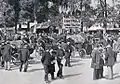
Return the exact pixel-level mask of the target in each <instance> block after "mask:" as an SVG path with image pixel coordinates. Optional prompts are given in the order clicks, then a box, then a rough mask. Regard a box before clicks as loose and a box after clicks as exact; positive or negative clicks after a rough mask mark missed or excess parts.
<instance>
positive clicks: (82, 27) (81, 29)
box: [80, 0, 83, 32]
mask: <svg viewBox="0 0 120 84" xmlns="http://www.w3.org/2000/svg"><path fill="white" fill-rule="evenodd" d="M82 5H83V0H81V3H80V9H81V32H83V21H82V8H83V7H82Z"/></svg>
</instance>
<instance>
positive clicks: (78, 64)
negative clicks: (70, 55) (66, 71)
mask: <svg viewBox="0 0 120 84" xmlns="http://www.w3.org/2000/svg"><path fill="white" fill-rule="evenodd" d="M83 64H84V63H77V64H72V67H74V66H81V65H83Z"/></svg>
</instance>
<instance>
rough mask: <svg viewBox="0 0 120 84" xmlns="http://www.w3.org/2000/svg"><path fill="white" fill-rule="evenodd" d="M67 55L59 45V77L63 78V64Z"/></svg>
mask: <svg viewBox="0 0 120 84" xmlns="http://www.w3.org/2000/svg"><path fill="white" fill-rule="evenodd" d="M64 55H65V52H64V50H63V49H62V46H61V45H58V50H57V64H58V68H59V70H58V72H57V77H59V78H62V77H63V74H62V70H63V64H62V63H61V61H62V59H63V56H64Z"/></svg>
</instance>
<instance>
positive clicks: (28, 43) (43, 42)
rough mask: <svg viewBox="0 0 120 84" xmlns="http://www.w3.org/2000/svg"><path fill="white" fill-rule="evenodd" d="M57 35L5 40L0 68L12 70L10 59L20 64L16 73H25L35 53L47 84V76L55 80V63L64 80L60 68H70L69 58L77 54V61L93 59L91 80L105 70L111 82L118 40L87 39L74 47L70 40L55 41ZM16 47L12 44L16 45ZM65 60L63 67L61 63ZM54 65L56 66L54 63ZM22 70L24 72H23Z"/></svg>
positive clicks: (109, 38)
mask: <svg viewBox="0 0 120 84" xmlns="http://www.w3.org/2000/svg"><path fill="white" fill-rule="evenodd" d="M58 37H59V35H58V34H46V33H43V34H27V33H26V34H23V35H19V34H17V35H8V36H6V37H5V36H4V37H3V38H2V39H1V40H2V42H1V45H0V58H1V61H0V62H1V67H4V68H5V70H8V71H9V70H11V62H12V61H13V56H14V57H15V58H17V59H18V60H20V64H19V66H20V68H19V71H20V72H22V71H24V72H27V69H28V65H29V60H30V59H31V58H32V57H31V54H32V53H33V52H34V51H35V52H36V53H38V55H39V56H41V62H42V64H43V67H44V72H45V77H44V79H45V81H46V82H47V83H48V82H49V78H48V75H49V74H50V75H51V79H52V80H54V79H55V74H54V72H56V70H55V63H56V62H57V65H58V68H59V70H58V71H57V77H58V78H63V77H64V76H63V65H65V66H66V67H71V63H70V62H71V61H70V59H71V56H72V53H73V52H74V51H75V50H76V51H77V52H81V50H83V52H84V54H81V53H79V55H80V57H83V55H89V57H91V58H92V62H91V68H93V69H94V74H93V79H94V80H96V79H99V78H103V77H104V75H103V71H104V66H107V67H108V79H113V66H114V64H115V62H116V59H117V53H119V50H120V47H119V45H120V44H119V42H120V39H112V37H111V36H108V37H107V38H105V39H100V41H99V42H95V41H94V39H91V38H87V39H85V41H84V43H74V41H73V40H72V39H66V35H65V36H61V37H62V38H61V37H60V38H58ZM18 40H19V42H17V43H16V44H15V42H16V41H18ZM63 59H65V64H63V63H62V60H63ZM55 61H56V62H55ZM23 66H24V68H23Z"/></svg>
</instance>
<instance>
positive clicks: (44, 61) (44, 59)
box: [41, 51, 53, 65]
mask: <svg viewBox="0 0 120 84" xmlns="http://www.w3.org/2000/svg"><path fill="white" fill-rule="evenodd" d="M52 60H53V58H52V56H51V54H50V52H49V51H45V52H44V53H43V56H42V58H41V62H42V64H43V65H51V62H52Z"/></svg>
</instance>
